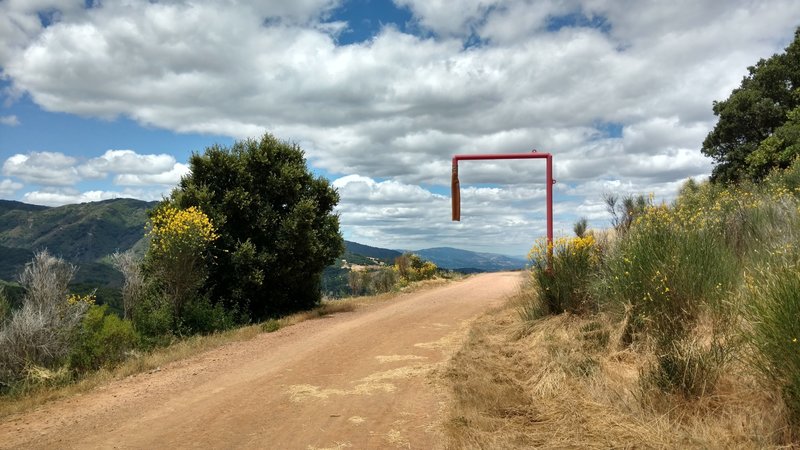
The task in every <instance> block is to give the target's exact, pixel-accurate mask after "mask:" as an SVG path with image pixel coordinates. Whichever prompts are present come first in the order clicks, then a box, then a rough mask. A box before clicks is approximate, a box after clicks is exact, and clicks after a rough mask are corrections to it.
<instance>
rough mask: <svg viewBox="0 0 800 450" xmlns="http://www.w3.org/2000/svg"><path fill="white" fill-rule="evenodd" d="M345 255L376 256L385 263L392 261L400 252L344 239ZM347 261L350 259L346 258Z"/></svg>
mask: <svg viewBox="0 0 800 450" xmlns="http://www.w3.org/2000/svg"><path fill="white" fill-rule="evenodd" d="M344 246H345V257H346V256H347V253H350V254H354V255H361V256H366V257H368V258H376V259H378V260H380V261H383V262H384V263H386V264H392V263H394V259H395V258H397V257H398V256H400V255H401V254H402V253H400V252H398V251H397V250H389V249H387V248H378V247H370V246H369V245H364V244H359V243H357V242H351V241H344ZM348 261H350V260H349V259H348Z"/></svg>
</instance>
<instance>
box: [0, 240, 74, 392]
mask: <svg viewBox="0 0 800 450" xmlns="http://www.w3.org/2000/svg"><path fill="white" fill-rule="evenodd" d="M74 273H75V266H72V265H71V264H68V263H66V262H64V260H63V259H61V258H55V257H53V256H50V254H49V253H47V251H41V252H38V253H36V254H35V255H34V258H33V260H32V261H31V262H30V263H28V264H27V265H26V266H25V269H24V270H23V272H22V274H21V275H20V284H22V286H23V287H24V288H25V296H24V297H23V303H22V307H20V308H19V309H16V310H14V311H13V312H12V313H11V317H10V319H8V320H6V321H5V322H4V323H2V324H1V325H0V327H1V328H0V384H3V385H5V386H6V387H8V386H11V385H13V384H14V383H16V382H18V381H20V380H22V379H23V378H24V377H25V374H26V370H27V369H28V368H31V367H34V366H36V367H41V368H46V369H53V368H55V367H57V366H59V365H60V364H61V363H63V362H64V360H65V358H66V356H67V355H68V354H69V351H70V344H71V343H72V339H73V336H74V332H75V330H76V329H77V327H78V326H79V325H80V323H81V320H82V319H83V316H84V314H85V313H86V310H87V309H88V308H89V302H87V301H81V298H80V297H77V298H76V297H72V298H71V301H68V298H69V297H68V291H67V285H68V284H69V281H70V280H71V279H72V276H73V274H74Z"/></svg>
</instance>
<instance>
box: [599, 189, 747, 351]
mask: <svg viewBox="0 0 800 450" xmlns="http://www.w3.org/2000/svg"><path fill="white" fill-rule="evenodd" d="M679 211H681V210H679ZM679 211H677V212H676V211H674V210H671V209H670V208H668V207H666V206H664V205H662V206H658V207H651V208H648V209H647V211H646V212H645V214H644V215H643V216H641V217H640V218H639V219H638V220H637V221H636V223H635V225H634V226H633V228H631V231H630V233H629V234H628V235H626V236H625V238H624V239H621V240H620V241H619V244H618V245H617V246H616V248H615V250H614V251H613V252H611V254H610V255H609V256H608V258H607V262H606V264H605V272H604V277H603V279H602V285H601V286H602V288H603V289H604V291H603V293H604V295H603V297H604V298H606V299H611V300H610V301H613V302H617V303H618V304H619V305H625V306H627V307H628V314H629V317H630V322H629V328H628V330H627V332H628V335H627V337H631V334H632V333H636V332H639V331H643V332H645V333H646V334H647V335H649V336H651V337H653V338H655V339H656V342H657V343H658V345H663V346H669V345H670V343H671V342H672V341H673V340H675V339H678V338H681V337H683V336H685V334H686V333H687V332H688V331H689V330H691V328H692V327H693V326H694V325H695V324H696V323H697V321H698V318H699V316H700V314H701V312H705V311H706V308H708V307H716V306H717V305H719V304H720V302H721V301H722V300H723V299H724V298H725V297H726V296H727V293H728V292H730V291H731V290H732V287H733V285H734V283H735V281H736V278H737V275H738V266H737V260H736V258H735V255H734V254H733V252H732V251H731V250H730V249H729V248H728V246H727V245H725V241H724V239H723V238H722V236H720V235H719V234H718V233H716V232H715V230H714V228H710V227H704V226H702V224H703V223H704V222H703V220H702V219H700V218H698V216H696V215H692V216H688V217H685V216H682V215H680V214H679Z"/></svg>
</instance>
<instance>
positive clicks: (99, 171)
mask: <svg viewBox="0 0 800 450" xmlns="http://www.w3.org/2000/svg"><path fill="white" fill-rule="evenodd" d="M174 166H175V158H174V157H173V156H171V155H167V154H161V155H139V154H137V153H136V152H134V151H133V150H107V151H106V152H105V153H104V154H103V155H102V156H100V157H98V158H92V159H90V160H89V161H87V162H86V163H85V164H83V165H81V166H80V167H78V173H80V174H81V176H83V177H85V178H94V179H102V178H105V177H106V176H107V175H108V173H109V172H116V173H123V174H131V175H158V174H161V173H164V172H168V171H171V170H173V168H174Z"/></svg>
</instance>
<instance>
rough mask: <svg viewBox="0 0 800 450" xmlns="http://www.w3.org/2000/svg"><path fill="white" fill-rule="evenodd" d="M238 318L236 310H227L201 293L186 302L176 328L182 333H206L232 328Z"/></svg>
mask: <svg viewBox="0 0 800 450" xmlns="http://www.w3.org/2000/svg"><path fill="white" fill-rule="evenodd" d="M238 319H239V317H237V311H236V310H231V311H228V310H226V309H225V308H224V307H223V306H222V305H221V304H219V303H216V304H215V303H212V302H211V300H210V299H209V298H208V297H207V296H205V295H203V296H199V297H196V298H193V299H191V300H189V302H187V303H186V305H185V307H184V309H183V312H182V314H181V316H180V318H179V320H180V323H179V324H178V325H177V329H178V332H179V333H180V334H182V335H191V334H196V333H202V334H208V333H213V332H215V331H222V330H227V329H230V328H233V326H234V325H235V324H236V323H237V322H238V321H239V320H238Z"/></svg>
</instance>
